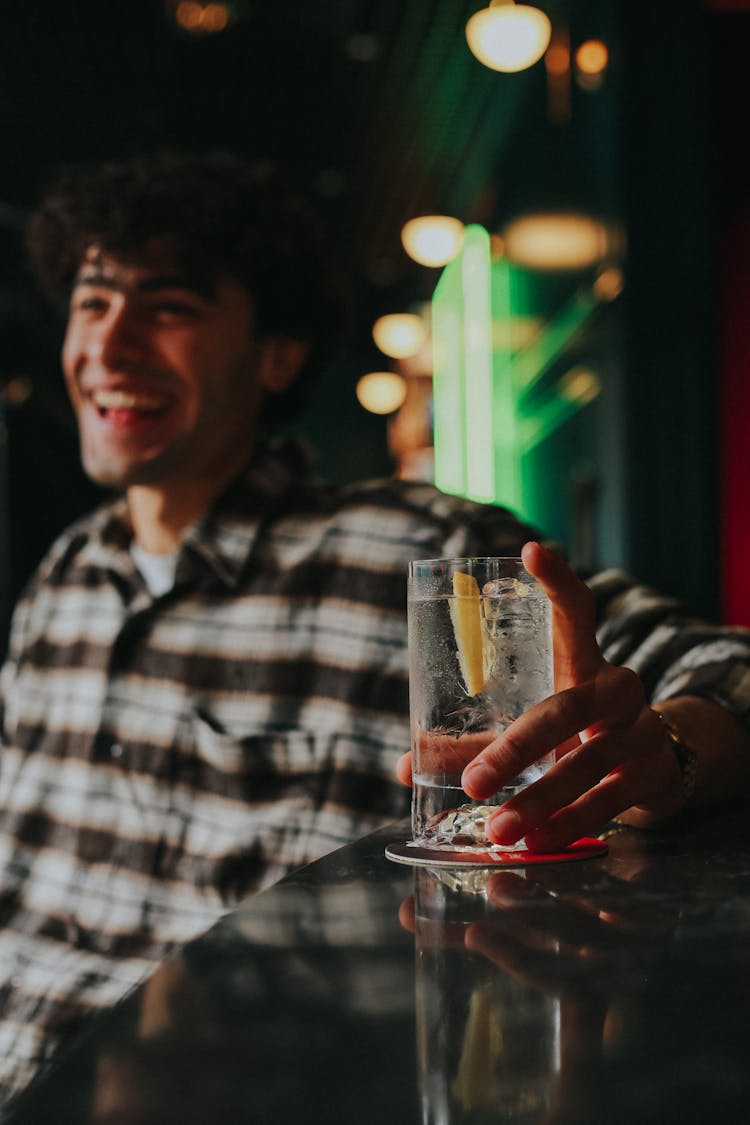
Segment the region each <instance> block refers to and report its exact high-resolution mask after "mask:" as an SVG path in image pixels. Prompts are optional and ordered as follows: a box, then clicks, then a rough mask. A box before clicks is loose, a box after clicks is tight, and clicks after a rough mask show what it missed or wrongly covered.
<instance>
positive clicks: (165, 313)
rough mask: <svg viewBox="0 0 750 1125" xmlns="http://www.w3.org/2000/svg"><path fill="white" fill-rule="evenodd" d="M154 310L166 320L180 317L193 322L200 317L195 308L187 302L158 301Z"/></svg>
mask: <svg viewBox="0 0 750 1125" xmlns="http://www.w3.org/2000/svg"><path fill="white" fill-rule="evenodd" d="M153 308H154V312H155V314H156V315H157V316H159V317H164V318H172V317H178V318H186V319H191V320H192V319H193V317H195V316H197V315H198V314H197V309H196V308H195V306H194V305H191V304H189V303H188V302H187V301H157V302H156V303H155V304H154V306H153Z"/></svg>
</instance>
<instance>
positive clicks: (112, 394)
mask: <svg viewBox="0 0 750 1125" xmlns="http://www.w3.org/2000/svg"><path fill="white" fill-rule="evenodd" d="M91 400H92V402H93V403H94V405H95V406H97V407H99V409H100V410H146V411H156V410H161V409H162V408H163V407H164V405H165V404H164V400H163V399H160V398H153V397H152V396H151V395H144V394H131V393H130V392H128V391H105V390H102V391H94V393H93V394H92V396H91Z"/></svg>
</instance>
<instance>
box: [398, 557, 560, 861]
mask: <svg viewBox="0 0 750 1125" xmlns="http://www.w3.org/2000/svg"><path fill="white" fill-rule="evenodd" d="M408 621H409V698H410V713H411V749H412V777H413V796H412V833H413V841H412V843H413V844H414V845H415V846H418V847H420V848H429V849H433V851H434V852H441V851H450V852H452V853H462V852H463V853H469V854H471V853H476V852H487V851H488V850H492V849H496V850H502V849H501V848H500V846H499V845H490V844H489V843H488V840H487V836H486V831H485V828H486V821H487V817H488V816H489V814H490V812H492V810H493V809H494V808H495V807H497V806H498V805H501V804H503V802H504V801H507V800H508V799H509V798H510V797H512V796H513V795H514V794H516V793H518V792H519V791H520V790H521V789H524V788H525V787H526V786H527V785H530V784H531V783H532V782H533V781H536V780H537V778H539V777H541V776H542V775H543V774H544V773H545V771H546V770H547V769H549V767H550V766H551V765H552V763H553V761H554V755H553V754H548V755H547V756H546V757H544V758H543V759H541V760H540V761H538V762H534V763H533V764H532V765H530V766H528V767H527V768H526V769H524V770H523V771H522V772H521V773H520V774H519V775H518V776H517V777H514V778H511V779H510V780H508V782H507V783H506V784H505V785H504V786H503V787H502V788H501V789H499V790H498V792H497V793H495V794H494V795H493V796H492V797H491V798H489V799H485V800H483V801H481V802H480V801H474V800H472V799H471V798H469V797H468V796H467V794H466V793H465V792H464V791H463V789H462V787H461V773H462V771H463V769H464V767H465V766H466V765H467V763H468V762H470V761H471V759H472V758H474V757H476V755H477V754H479V753H480V752H481V751H482V750H484V748H485V747H486V746H488V745H489V743H490V742H492V741H493V740H494V739H495V738H497V736H498V735H500V734H502V732H503V731H504V730H505V729H506V727H507V726H508V725H509V724H510V723H512V722H513V720H514V719H517V718H518V716H519V715H521V714H522V713H523V712H524V711H526V710H527V709H528V708H529V707H532V706H533V705H534V704H535V703H538V702H539V701H540V700H542V699H545V698H546V697H547V696H549V695H551V694H552V691H553V671H552V606H551V603H550V600H549V598H548V597H547V596H546V594H545V593H544V592H543V590H542V589H541V587H540V586H539V583H538V582H537V581H536V579H534V578H533V577H532V575H530V574H529V573H528V571H526V570H525V568H524V566H523V563H522V562H521V560H520V558H457V559H420V560H416V561H414V562H411V563H410V564H409V578H408ZM512 847H513V849H514V850H518V849H523V847H524V843H523V841H518V842H517V843H516V844H514V845H512Z"/></svg>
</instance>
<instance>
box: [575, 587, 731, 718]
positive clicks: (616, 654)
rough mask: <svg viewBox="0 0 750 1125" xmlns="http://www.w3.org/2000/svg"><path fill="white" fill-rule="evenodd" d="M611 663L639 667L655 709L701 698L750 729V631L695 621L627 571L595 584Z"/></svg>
mask: <svg viewBox="0 0 750 1125" xmlns="http://www.w3.org/2000/svg"><path fill="white" fill-rule="evenodd" d="M587 584H588V586H589V587H590V589H591V590H592V591H593V593H594V597H595V599H596V608H597V637H598V640H599V645H600V647H601V649H602V652H603V654H604V656H605V658H606V659H607V660H609V661H611V663H613V664H620V665H623V666H625V667H628V668H632V670H633V671H634V672H637V673H638V675H639V676H640V677H641V680H642V682H643V685H644V688H645V691H646V695H647V697H648V699H649V701H650V702H651V703H657V702H660V701H663V700H665V699H670V698H672V697H674V696H677V695H696V696H701V697H703V698H705V699H709V700H712V701H713V702H714V703H718V704H719V705H720V706H722V707H725V708H726V709H727V710H728V711H730V712H731V713H732V714H733V715H735V716H736V717H737V718H738V719H740V720H742V721H743V722H744V723H746V724H747V725H748V726H750V631H749V630H747V629H743V628H740V627H739V626H737V627H733V626H722V625H716V624H711V623H709V622H706V621H702V620H700V619H698V618H696V617H693V616H691V615H690V614H689V613H687V612H686V611H685V609H684V608H683V607H682V606H681V604H680V603H679V602H678V601H677V600H676V599H675V598H670V597H667V596H665V595H664V594H660V593H658V592H657V591H655V590H653V589H651V588H650V587H648V586H644V585H641V584H639V583H638V582H636V581H635V580H634V579H633V578H631V577H630V576H629V575H627V574H625V573H624V572H623V571H620V570H607V571H604V572H602V573H601V574H597V575H594V576H593V577H592V578H589V579H588V582H587Z"/></svg>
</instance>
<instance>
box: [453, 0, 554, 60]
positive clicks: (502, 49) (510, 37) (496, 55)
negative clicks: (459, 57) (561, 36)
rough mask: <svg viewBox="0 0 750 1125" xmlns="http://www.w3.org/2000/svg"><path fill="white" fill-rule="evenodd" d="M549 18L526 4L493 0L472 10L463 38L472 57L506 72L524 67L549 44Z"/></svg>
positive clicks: (540, 55) (538, 57) (535, 58)
mask: <svg viewBox="0 0 750 1125" xmlns="http://www.w3.org/2000/svg"><path fill="white" fill-rule="evenodd" d="M551 34H552V25H551V23H550V21H549V17H548V16H546V15H545V14H544V12H541V11H540V10H539V9H538V8H532V7H531V6H530V5H528V4H514V3H513V0H492V2H491V4H490V6H489V8H484V9H482V11H479V12H475V13H474V15H473V16H471V18H470V19H469V21H468V23H467V24H466V40H467V42H468V44H469V48H470V50H471V52H472V54H473V55H474V57H475V58H477V59H478V60H479V62H480V63H483V64H484V66H487V67H489V68H490V70H501V71H504V72H505V73H507V74H512V73H515V72H516V71H519V70H525V69H526V68H527V67H529V66H533V65H534V63H535V62H538V60H539V59H540V58H541V57H542V55H543V54H544V52H545V51H546V50H547V47H548V46H549V41H550V36H551Z"/></svg>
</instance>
